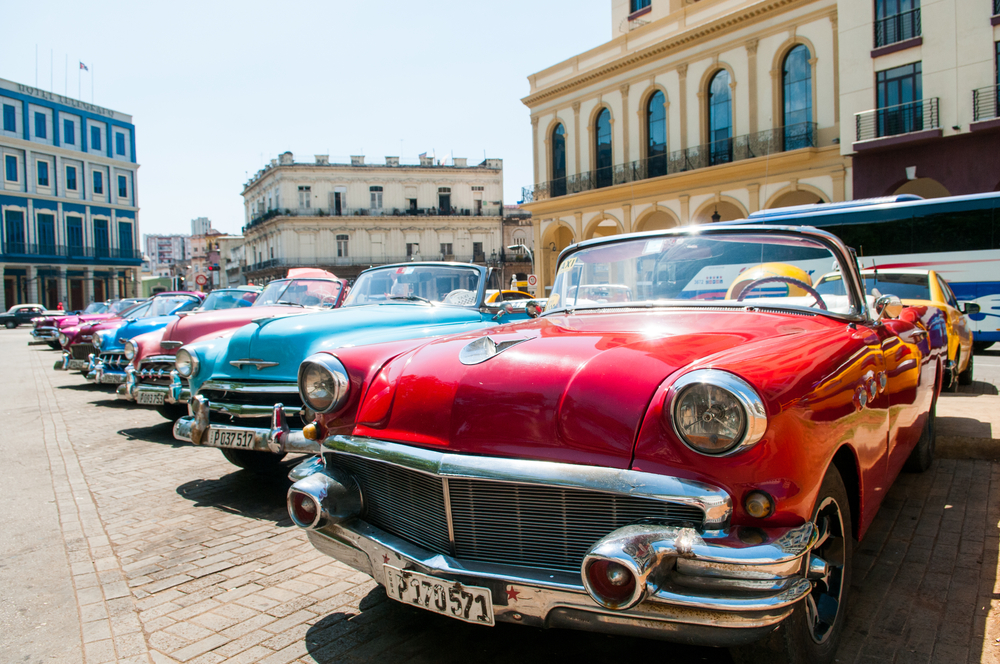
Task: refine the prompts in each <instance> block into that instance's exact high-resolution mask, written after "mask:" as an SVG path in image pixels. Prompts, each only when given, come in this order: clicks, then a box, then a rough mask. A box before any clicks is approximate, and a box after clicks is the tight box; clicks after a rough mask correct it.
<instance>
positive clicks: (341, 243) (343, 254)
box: [337, 235, 350, 258]
mask: <svg viewBox="0 0 1000 664" xmlns="http://www.w3.org/2000/svg"><path fill="white" fill-rule="evenodd" d="M349 239H350V238H349V237H348V236H347V235H338V236H337V258H347V242H348V240H349Z"/></svg>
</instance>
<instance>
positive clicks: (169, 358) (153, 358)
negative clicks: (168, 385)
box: [139, 355, 177, 367]
mask: <svg viewBox="0 0 1000 664" xmlns="http://www.w3.org/2000/svg"><path fill="white" fill-rule="evenodd" d="M175 359H177V358H175V357H174V356H173V355H149V356H148V357H144V358H142V359H141V360H139V366H142V365H143V364H146V363H147V362H169V363H170V366H171V367H173V366H174V360H175Z"/></svg>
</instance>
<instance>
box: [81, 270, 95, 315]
mask: <svg viewBox="0 0 1000 664" xmlns="http://www.w3.org/2000/svg"><path fill="white" fill-rule="evenodd" d="M93 301H94V268H91V267H85V268H83V306H84V307H86V306H87V305H88V304H90V303H91V302H93Z"/></svg>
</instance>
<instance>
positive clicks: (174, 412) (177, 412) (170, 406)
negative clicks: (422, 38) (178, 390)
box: [156, 403, 188, 422]
mask: <svg viewBox="0 0 1000 664" xmlns="http://www.w3.org/2000/svg"><path fill="white" fill-rule="evenodd" d="M156 412H157V413H159V414H160V415H161V416H162V417H163V418H164V419H166V420H170V421H171V422H175V421H177V420H179V419H180V418H182V417H184V416H185V415H187V414H188V407H187V404H185V403H165V404H163V405H162V406H157V407H156Z"/></svg>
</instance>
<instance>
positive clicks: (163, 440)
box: [118, 420, 191, 447]
mask: <svg viewBox="0 0 1000 664" xmlns="http://www.w3.org/2000/svg"><path fill="white" fill-rule="evenodd" d="M118 435H119V436H125V439H126V440H141V441H143V442H146V443H160V444H163V445H170V446H171V447H187V446H189V445H191V443H189V442H187V441H184V440H177V439H176V438H174V423H173V422H168V421H166V420H163V421H162V422H160V423H159V424H154V425H152V426H148V427H135V428H132V429H121V430H120V431H118Z"/></svg>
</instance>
